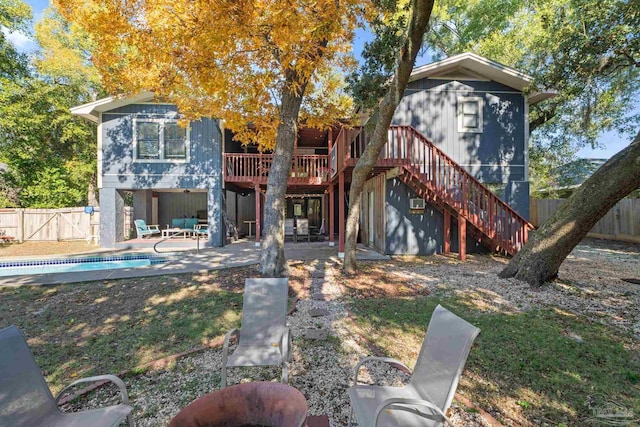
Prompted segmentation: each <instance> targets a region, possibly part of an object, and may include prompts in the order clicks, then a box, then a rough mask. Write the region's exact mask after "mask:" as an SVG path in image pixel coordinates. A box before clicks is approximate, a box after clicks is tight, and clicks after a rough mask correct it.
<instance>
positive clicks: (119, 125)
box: [100, 104, 224, 246]
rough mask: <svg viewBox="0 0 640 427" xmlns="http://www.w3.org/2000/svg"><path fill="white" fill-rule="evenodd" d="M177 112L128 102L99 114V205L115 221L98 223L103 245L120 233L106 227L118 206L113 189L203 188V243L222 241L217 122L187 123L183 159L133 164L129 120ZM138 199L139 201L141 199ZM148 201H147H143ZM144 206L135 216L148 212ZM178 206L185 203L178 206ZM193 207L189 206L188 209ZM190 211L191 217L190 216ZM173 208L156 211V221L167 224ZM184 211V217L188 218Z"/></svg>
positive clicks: (172, 115)
mask: <svg viewBox="0 0 640 427" xmlns="http://www.w3.org/2000/svg"><path fill="white" fill-rule="evenodd" d="M177 114H178V111H177V108H176V106H175V105H169V104H131V105H126V106H124V107H120V108H117V109H114V110H111V111H108V112H105V113H102V135H101V136H102V165H101V166H102V186H101V195H104V199H103V198H102V197H101V200H100V207H101V212H105V213H107V215H108V216H109V218H111V217H113V218H114V220H113V221H111V220H109V221H105V222H104V226H103V224H102V223H101V231H100V233H101V236H102V237H103V238H102V242H103V245H104V246H109V245H110V244H112V243H113V242H115V241H118V240H119V239H120V238H121V237H120V235H121V233H120V231H115V234H113V232H111V231H109V230H107V227H110V224H112V223H113V222H114V221H115V219H117V215H119V212H120V211H121V210H122V206H121V203H119V202H118V198H117V197H116V196H114V195H115V194H118V190H161V189H203V190H206V192H203V193H202V196H201V203H203V205H204V206H202V208H204V207H206V208H207V211H208V222H209V231H210V233H209V241H208V242H207V245H208V246H222V245H223V244H224V228H223V226H222V224H223V221H222V211H223V210H224V206H223V198H222V191H223V190H222V134H221V131H220V126H219V123H218V121H217V120H214V119H208V118H203V119H201V120H195V121H192V122H191V123H190V132H189V138H190V151H189V162H188V163H169V162H167V163H164V162H162V163H160V162H145V161H136V162H134V152H133V150H134V143H133V121H134V118H148V119H162V118H165V119H173V118H176V117H177ZM141 203H142V202H141ZM146 204H148V200H147V201H146ZM149 208H150V207H149V206H145V207H144V211H145V212H141V213H140V216H141V217H142V216H148V212H147V211H148V210H149ZM182 208H183V210H184V209H185V207H184V206H183V207H182ZM193 210H194V209H191V211H193ZM195 213H196V212H192V213H191V214H190V215H195ZM174 214H175V212H173V210H170V209H167V210H166V211H164V212H159V219H161V220H164V221H163V222H167V219H168V218H170V217H171V216H172V215H174ZM190 215H189V216H190Z"/></svg>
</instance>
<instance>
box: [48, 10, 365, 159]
mask: <svg viewBox="0 0 640 427" xmlns="http://www.w3.org/2000/svg"><path fill="white" fill-rule="evenodd" d="M54 4H55V6H56V7H57V8H58V10H59V11H60V12H61V13H62V14H63V15H64V16H65V18H66V19H68V20H69V21H70V22H72V23H73V24H74V25H79V26H81V27H82V29H83V30H84V31H86V32H87V33H88V34H89V35H90V37H91V38H92V40H93V42H94V43H95V47H94V50H93V57H92V62H93V64H94V65H95V66H96V68H97V69H98V71H99V72H100V74H101V76H102V78H103V82H104V84H105V85H106V86H107V88H108V90H109V91H110V92H111V93H118V94H122V95H129V94H135V93H140V92H142V91H151V92H153V93H154V94H155V95H156V96H157V97H158V98H159V99H163V100H168V101H170V102H174V103H176V104H177V105H178V107H179V108H180V111H181V112H182V114H183V115H184V117H185V118H186V119H196V118H199V117H215V118H219V119H222V120H224V122H225V126H226V127H227V128H229V129H231V130H232V131H234V132H236V133H237V138H238V139H240V140H241V141H243V142H256V143H258V144H259V145H260V146H261V147H262V148H264V149H269V148H272V147H273V145H274V143H275V135H276V129H277V126H278V111H279V105H278V103H279V100H280V98H281V97H280V94H281V92H282V90H283V85H284V82H285V76H286V73H291V72H294V73H296V74H297V75H299V76H303V77H305V78H304V79H295V80H294V81H306V80H307V78H309V79H310V84H309V85H308V87H307V90H306V95H307V99H306V101H305V104H304V105H303V107H302V110H301V116H300V117H301V119H302V120H304V123H305V124H306V125H308V126H315V127H326V126H328V125H330V124H331V123H335V122H336V120H337V119H339V118H345V117H347V115H348V114H349V113H350V111H351V104H350V101H349V99H348V97H347V96H346V95H345V94H344V91H343V90H342V85H343V83H342V81H343V79H342V76H343V75H344V72H345V71H348V70H349V67H351V66H353V63H354V61H353V59H352V58H351V57H350V55H351V54H350V51H351V42H352V39H353V34H354V29H355V26H356V25H357V21H358V19H359V18H362V17H363V16H365V15H366V13H365V9H366V8H368V7H371V6H370V5H368V4H365V3H362V2H359V1H356V0H301V1H280V0H240V1H236V0H212V1H204V0H193V1H184V0H144V1H140V0H54ZM295 89H296V90H300V89H301V88H300V87H296V88H295Z"/></svg>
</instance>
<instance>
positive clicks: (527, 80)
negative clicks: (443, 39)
mask: <svg viewBox="0 0 640 427" xmlns="http://www.w3.org/2000/svg"><path fill="white" fill-rule="evenodd" d="M461 67H462V68H466V69H468V70H471V71H473V72H474V73H477V74H479V75H481V76H484V77H487V78H488V79H490V80H495V81H497V82H498V83H502V84H504V85H506V86H509V87H512V88H514V89H518V90H523V89H524V88H525V87H527V86H528V85H529V84H531V82H532V81H533V78H532V77H531V76H529V75H527V74H525V73H521V72H520V71H518V70H515V69H513V68H510V67H507V66H505V65H502V64H500V63H498V62H495V61H492V60H490V59H487V58H484V57H482V56H480V55H476V54H475V53H471V52H465V53H461V54H459V55H454V56H450V57H449V58H446V59H443V60H442V61H438V62H433V63H431V64H426V65H423V66H421V67H418V68H416V69H414V70H413V72H412V73H411V77H410V78H409V81H415V80H419V79H422V78H425V77H433V76H436V75H438V74H447V73H448V72H451V71H454V70H456V69H457V68H461Z"/></svg>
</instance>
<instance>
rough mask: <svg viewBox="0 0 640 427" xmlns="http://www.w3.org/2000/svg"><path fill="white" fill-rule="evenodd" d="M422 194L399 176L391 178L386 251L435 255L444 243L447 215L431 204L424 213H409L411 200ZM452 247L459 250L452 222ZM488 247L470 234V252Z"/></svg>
mask: <svg viewBox="0 0 640 427" xmlns="http://www.w3.org/2000/svg"><path fill="white" fill-rule="evenodd" d="M417 197H418V195H417V194H416V193H415V192H414V191H413V190H412V189H411V188H409V187H408V186H407V185H406V184H404V183H403V182H402V181H400V180H399V179H397V178H394V179H390V180H387V184H386V195H385V200H386V202H385V211H386V212H385V213H386V225H385V234H386V236H385V251H384V252H385V254H387V255H433V254H437V253H442V248H443V246H444V230H443V228H444V216H443V215H442V213H441V212H440V211H438V209H436V208H435V207H433V206H432V205H430V204H429V203H427V204H426V205H425V210H424V213H422V214H411V213H409V199H412V198H417ZM451 250H452V251H453V252H457V251H458V227H457V225H456V223H455V222H454V221H453V219H452V222H451ZM484 251H485V249H484V248H483V247H482V246H480V245H479V244H478V243H476V242H475V241H474V239H472V238H470V237H467V252H469V253H474V252H484Z"/></svg>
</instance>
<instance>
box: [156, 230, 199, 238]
mask: <svg viewBox="0 0 640 427" xmlns="http://www.w3.org/2000/svg"><path fill="white" fill-rule="evenodd" d="M180 233H182V237H183V238H185V239H186V238H187V237H191V234H192V233H191V231H190V230H185V229H184V228H167V229H164V230H162V237H169V236H173V235H179V234H180Z"/></svg>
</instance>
